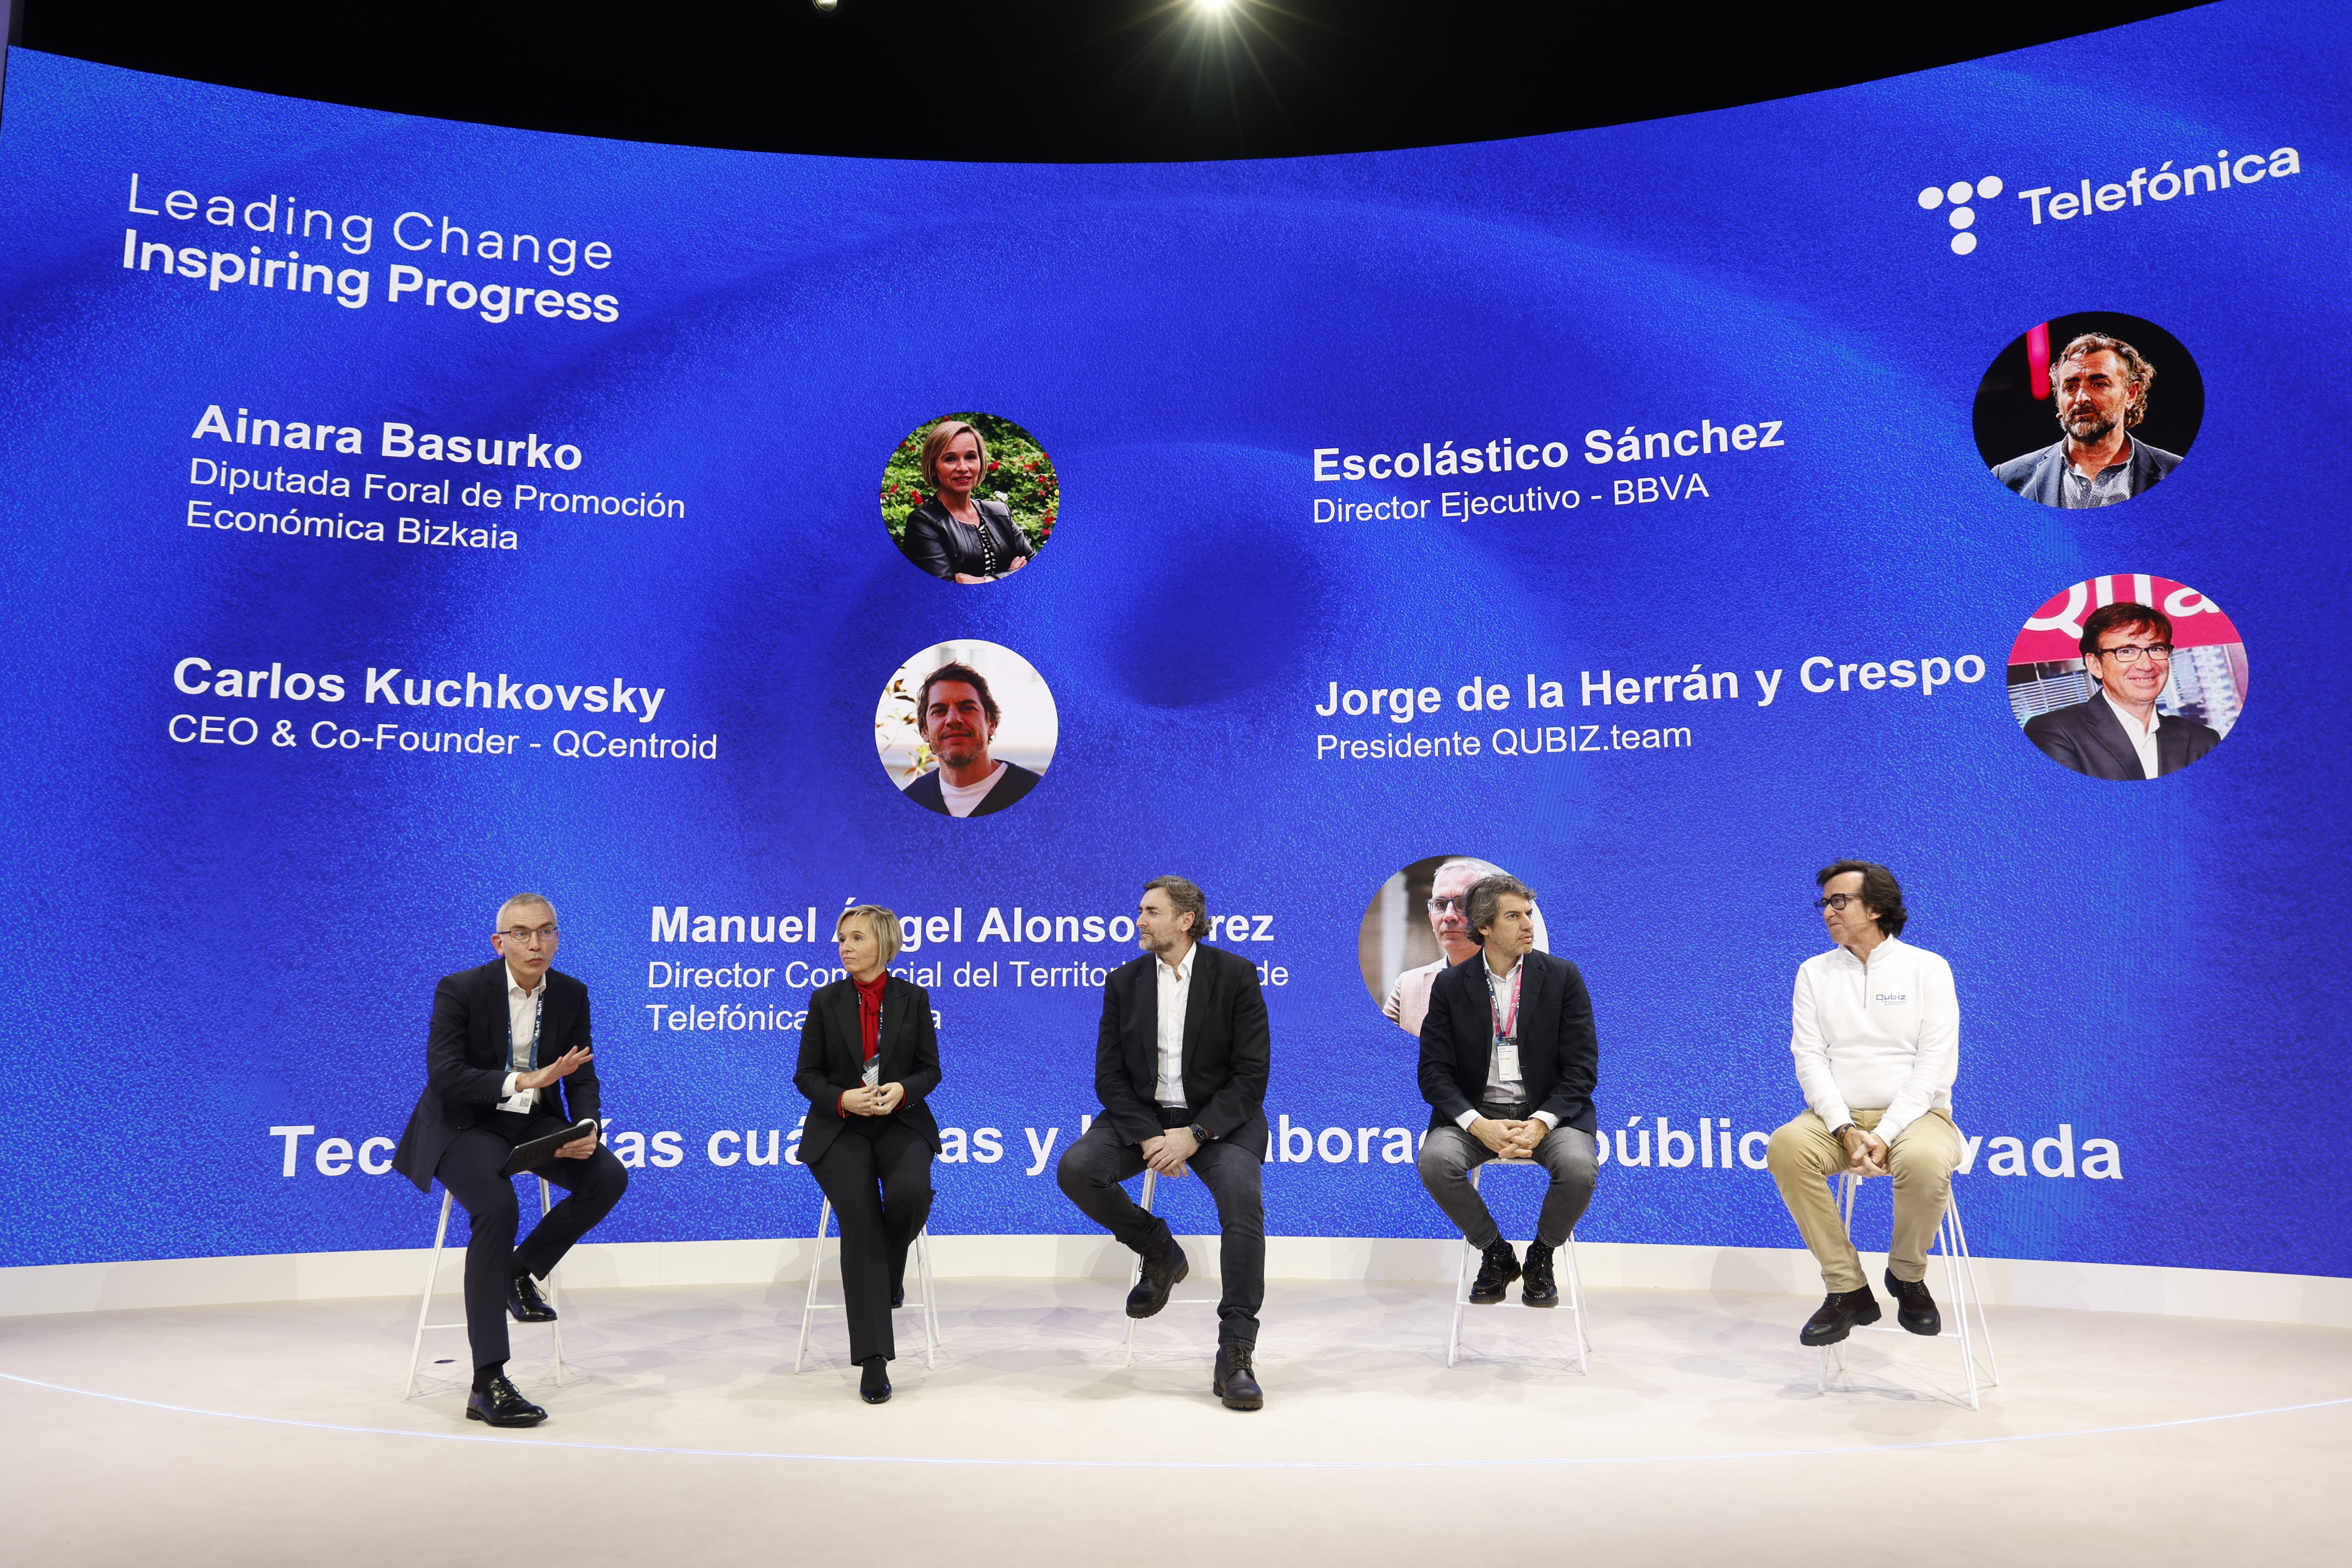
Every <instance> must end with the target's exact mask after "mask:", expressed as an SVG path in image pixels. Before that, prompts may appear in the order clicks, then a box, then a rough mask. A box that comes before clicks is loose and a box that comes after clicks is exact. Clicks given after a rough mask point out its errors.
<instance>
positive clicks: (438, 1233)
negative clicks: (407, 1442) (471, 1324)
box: [401, 1176, 567, 1399]
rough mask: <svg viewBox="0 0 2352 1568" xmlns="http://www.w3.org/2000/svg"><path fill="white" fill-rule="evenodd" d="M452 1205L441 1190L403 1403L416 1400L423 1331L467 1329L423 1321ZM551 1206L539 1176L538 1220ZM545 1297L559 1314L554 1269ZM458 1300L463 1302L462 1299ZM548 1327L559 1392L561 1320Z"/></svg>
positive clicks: (430, 1304)
mask: <svg viewBox="0 0 2352 1568" xmlns="http://www.w3.org/2000/svg"><path fill="white" fill-rule="evenodd" d="M455 1201H456V1199H455V1197H454V1196H453V1195H452V1194H451V1193H450V1191H449V1189H448V1188H446V1187H443V1188H442V1189H441V1223H440V1224H439V1225H437V1226H434V1229H433V1258H432V1261H430V1262H428V1263H427V1264H425V1293H424V1296H423V1298H422V1299H421V1300H418V1301H417V1303H416V1337H415V1339H414V1340H412V1341H410V1342H409V1346H408V1392H407V1393H406V1394H402V1395H401V1397H402V1398H404V1399H414V1398H415V1397H416V1365H417V1363H418V1362H419V1361H421V1360H423V1359H424V1355H425V1330H427V1329H462V1328H464V1327H465V1326H466V1324H465V1321H464V1320H462V1319H460V1320H459V1321H457V1322H454V1323H428V1322H426V1321H425V1319H426V1318H428V1317H430V1316H431V1315H432V1312H433V1282H434V1280H436V1279H438V1278H440V1274H441V1246H442V1243H443V1242H445V1241H446V1240H447V1239H448V1236H449V1206H450V1205H451V1204H452V1203H454V1202H455ZM554 1206H555V1200H554V1199H553V1197H552V1196H551V1195H550V1194H549V1192H548V1189H547V1178H546V1177H544V1176H542V1177H541V1178H540V1181H539V1215H540V1217H541V1219H545V1218H546V1217H547V1211H548V1210H550V1209H551V1208H553V1207H554ZM562 1267H563V1266H562V1264H560V1263H559V1264H557V1265H556V1266H555V1268H562ZM555 1268H551V1269H549V1270H548V1271H547V1291H546V1295H547V1304H548V1305H549V1306H551V1307H554V1308H556V1309H557V1310H559V1311H560V1310H562V1306H561V1304H560V1303H559V1302H558V1301H557V1300H556V1288H555ZM460 1299H461V1300H462V1299H463V1298H462V1296H461V1298H460ZM547 1326H548V1327H549V1328H550V1329H551V1330H552V1331H554V1334H555V1385H556V1386H557V1387H558V1388H561V1387H562V1386H563V1379H564V1377H565V1375H566V1370H567V1369H566V1368H565V1367H564V1364H563V1320H562V1318H558V1319H556V1321H553V1322H551V1323H550V1324H548V1325H547ZM467 1370H468V1371H469V1372H470V1371H471V1370H472V1369H471V1368H468V1369H467Z"/></svg>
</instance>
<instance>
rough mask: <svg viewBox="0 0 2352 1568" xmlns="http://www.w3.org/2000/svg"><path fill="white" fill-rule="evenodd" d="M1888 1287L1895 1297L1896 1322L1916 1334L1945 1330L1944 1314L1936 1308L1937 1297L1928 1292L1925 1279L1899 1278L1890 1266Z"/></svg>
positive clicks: (1887, 1273)
mask: <svg viewBox="0 0 2352 1568" xmlns="http://www.w3.org/2000/svg"><path fill="white" fill-rule="evenodd" d="M1886 1289H1888V1290H1889V1291H1890V1292H1892V1293H1893V1295H1894V1297H1895V1321H1896V1322H1898V1323H1900V1324H1902V1325H1903V1326H1904V1327H1905V1328H1906V1329H1908V1330H1910V1331H1912V1332H1913V1333H1915V1334H1940V1333H1942V1332H1943V1331H1944V1314H1943V1313H1941V1312H1939V1311H1937V1310H1936V1298H1935V1297H1933V1296H1931V1295H1929V1294H1928V1293H1927V1281H1926V1280H1925V1279H1908V1280H1906V1279H1896V1278H1895V1270H1893V1269H1892V1268H1890V1269H1888V1270H1887V1271H1886Z"/></svg>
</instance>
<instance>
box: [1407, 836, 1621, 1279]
mask: <svg viewBox="0 0 2352 1568" xmlns="http://www.w3.org/2000/svg"><path fill="white" fill-rule="evenodd" d="M1535 907H1536V896H1535V894H1534V893H1533V892H1531V891H1529V890H1528V886H1527V884H1526V883H1524V882H1521V881H1519V880H1518V879H1517V878H1514V877H1487V878H1485V879H1482V880H1480V881H1479V882H1478V883H1477V884H1476V885H1475V886H1474V887H1472V888H1471V889H1470V929H1471V930H1472V931H1475V932H1476V933H1477V937H1478V942H1479V945H1480V952H1479V956H1478V957H1476V958H1475V959H1472V960H1471V961H1469V962H1468V963H1459V964H1456V965H1454V967H1453V968H1452V969H1449V970H1447V971H1446V972H1445V973H1443V974H1441V975H1439V976H1438V977H1437V982H1436V984H1433V985H1432V986H1431V987H1430V992H1429V1011H1428V1013H1427V1014H1426V1015H1424V1016H1423V1019H1422V1024H1421V1093H1422V1098H1423V1099H1424V1100H1428V1101H1429V1103H1430V1104H1431V1105H1432V1106H1433V1107H1434V1108H1435V1109H1434V1110H1432V1111H1431V1113H1430V1118H1429V1133H1428V1136H1427V1137H1425V1138H1424V1139H1423V1141H1422V1145H1421V1180H1422V1184H1423V1186H1425V1187H1427V1188H1428V1189H1429V1195H1430V1196H1431V1197H1433V1198H1435V1199H1436V1200H1437V1206H1438V1207H1440V1208H1442V1209H1444V1211H1445V1217H1446V1218H1448V1219H1450V1220H1452V1221H1453V1222H1454V1224H1455V1225H1457V1226H1461V1227H1462V1235H1463V1238H1464V1239H1465V1240H1466V1241H1468V1242H1469V1244H1470V1245H1471V1246H1473V1247H1476V1248H1478V1249H1479V1251H1481V1252H1482V1253H1484V1254H1485V1255H1486V1256H1485V1258H1484V1259H1483V1261H1481V1263H1480V1264H1479V1266H1478V1279H1477V1281H1476V1282H1475V1284H1473V1285H1472V1286H1471V1288H1470V1300H1473V1301H1474V1302H1476V1303H1478V1304H1479V1305H1481V1306H1491V1305H1492V1304H1494V1303H1495V1302H1496V1301H1499V1300H1502V1299H1503V1295H1504V1292H1505V1291H1506V1290H1507V1289H1508V1288H1509V1286H1510V1283H1511V1281H1512V1280H1514V1279H1518V1278H1520V1275H1521V1269H1520V1266H1519V1260H1518V1258H1517V1256H1516V1255H1515V1254H1514V1253H1513V1251H1512V1249H1511V1244H1510V1242H1508V1241H1507V1240H1506V1239H1505V1238H1504V1237H1503V1233H1502V1229H1501V1227H1500V1226H1497V1225H1496V1223H1495V1216H1494V1215H1491V1214H1489V1213H1488V1212H1487V1210H1486V1200H1485V1199H1484V1198H1482V1197H1480V1196H1479V1195H1478V1189H1477V1188H1475V1187H1474V1186H1472V1185H1471V1184H1470V1174H1469V1173H1470V1170H1471V1167H1473V1166H1475V1165H1481V1164H1484V1163H1486V1162H1487V1161H1488V1160H1495V1159H1505V1160H1526V1159H1533V1160H1536V1161H1538V1163H1541V1164H1542V1165H1543V1167H1544V1169H1545V1170H1546V1171H1548V1172H1549V1173H1550V1174H1551V1184H1550V1186H1549V1188H1547V1189H1546V1190H1545V1193H1544V1201H1543V1211H1542V1213H1541V1214H1539V1215H1538V1216H1537V1219H1536V1238H1535V1240H1534V1241H1532V1242H1530V1243H1528V1258H1527V1267H1526V1270H1525V1274H1526V1283H1525V1284H1524V1285H1523V1286H1521V1287H1520V1294H1519V1299H1520V1300H1523V1301H1525V1302H1526V1303H1527V1304H1528V1306H1530V1307H1556V1306H1558V1305H1559V1285H1558V1283H1557V1282H1556V1281H1555V1279H1554V1277H1553V1273H1552V1265H1551V1255H1552V1253H1553V1252H1554V1251H1555V1250H1556V1249H1557V1248H1559V1247H1563V1246H1565V1245H1566V1244H1567V1242H1568V1238H1569V1237H1570V1235H1571V1234H1572V1233H1573V1232H1574V1231H1575V1229H1576V1222H1577V1221H1578V1220H1580V1219H1581V1218H1582V1217H1583V1216H1584V1209H1585V1205H1588V1204H1590V1203H1591V1201H1592V1180H1593V1175H1594V1173H1595V1172H1596V1171H1597V1170H1598V1168H1599V1164H1600V1161H1599V1153H1598V1151H1597V1150H1596V1149H1595V1148H1594V1145H1593V1111H1592V1086H1593V1084H1594V1082H1595V1081H1596V1079H1598V1078H1599V1076H1600V1071H1601V1047H1600V1046H1599V1044H1598V1043H1597V1042H1596V1041H1595V1039H1594V1037H1593V1033H1592V999H1591V996H1589V995H1587V994H1585V989H1584V976H1583V975H1581V974H1580V973H1578V972H1577V968H1576V965H1575V964H1573V963H1570V962H1569V961H1568V960H1566V959H1564V958H1554V957H1553V956H1552V955H1551V954H1549V953H1548V952H1536V951H1535V944H1536V926H1535Z"/></svg>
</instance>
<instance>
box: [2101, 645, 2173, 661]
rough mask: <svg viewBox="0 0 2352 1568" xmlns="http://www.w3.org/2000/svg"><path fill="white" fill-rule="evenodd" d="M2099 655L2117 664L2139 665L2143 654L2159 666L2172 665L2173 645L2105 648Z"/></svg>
mask: <svg viewBox="0 0 2352 1568" xmlns="http://www.w3.org/2000/svg"><path fill="white" fill-rule="evenodd" d="M2099 654H2100V656H2101V657H2102V658H2112V659H2114V660H2115V661H2116V663H2117V664H2137V663H2138V662H2139V656H2140V655H2142V654H2146V655H2147V657H2148V658H2152V659H2154V660H2156V662H2157V663H2158V664H2170V663H2171V662H2172V645H2171V644H2170V643H2168V642H2152V643H2150V644H2148V645H2147V647H2103V648H2101V649H2100V650H2099Z"/></svg>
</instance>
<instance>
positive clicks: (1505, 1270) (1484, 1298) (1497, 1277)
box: [1470, 1236, 1519, 1307]
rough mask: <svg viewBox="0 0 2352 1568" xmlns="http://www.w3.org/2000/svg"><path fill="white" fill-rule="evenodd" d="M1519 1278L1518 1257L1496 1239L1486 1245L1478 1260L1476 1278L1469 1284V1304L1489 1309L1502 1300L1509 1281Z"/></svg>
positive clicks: (1505, 1243)
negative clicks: (1484, 1252) (1482, 1256)
mask: <svg viewBox="0 0 2352 1568" xmlns="http://www.w3.org/2000/svg"><path fill="white" fill-rule="evenodd" d="M1518 1277H1519V1257H1518V1254H1517V1253H1516V1252H1513V1251H1512V1250H1511V1244H1510V1243H1509V1242H1507V1241H1506V1240H1504V1239H1503V1238H1502V1237H1499V1236H1498V1237H1496V1238H1495V1239H1494V1240H1493V1241H1492V1242H1490V1243H1488V1244H1487V1247H1486V1257H1485V1258H1482V1259H1480V1260H1479V1264H1478V1278H1477V1279H1474V1280H1472V1281H1471V1282H1470V1302H1471V1304H1472V1305H1473V1306H1477V1307H1491V1306H1493V1305H1494V1304H1495V1303H1496V1302H1497V1301H1499V1300H1502V1299H1503V1292H1504V1291H1505V1290H1507V1289H1509V1288H1510V1284H1511V1281H1512V1280H1514V1279H1517V1278H1518Z"/></svg>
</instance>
